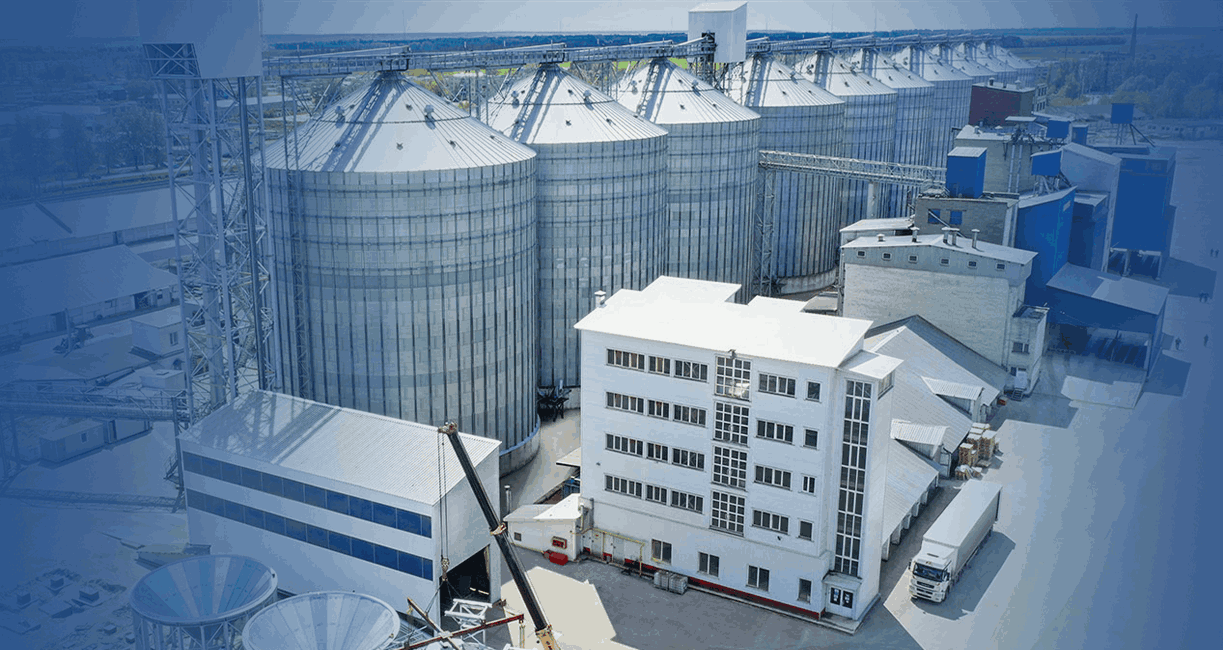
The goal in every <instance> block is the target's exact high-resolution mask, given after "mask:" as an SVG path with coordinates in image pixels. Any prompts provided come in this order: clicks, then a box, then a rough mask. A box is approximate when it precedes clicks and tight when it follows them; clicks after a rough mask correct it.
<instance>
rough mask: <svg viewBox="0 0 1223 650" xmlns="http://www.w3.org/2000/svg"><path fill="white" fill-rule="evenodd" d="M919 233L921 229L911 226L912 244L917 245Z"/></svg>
mask: <svg viewBox="0 0 1223 650" xmlns="http://www.w3.org/2000/svg"><path fill="white" fill-rule="evenodd" d="M920 232H921V228H918V227H917V226H913V242H914V243H917V235H918V234H919V233H920Z"/></svg>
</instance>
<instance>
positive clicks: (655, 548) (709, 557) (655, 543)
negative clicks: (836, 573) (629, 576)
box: [650, 539, 848, 606]
mask: <svg viewBox="0 0 1223 650" xmlns="http://www.w3.org/2000/svg"><path fill="white" fill-rule="evenodd" d="M671 550H672V549H671V544H670V543H669V542H664V541H662V540H658V539H654V540H650V551H651V553H650V554H651V556H652V557H653V558H654V559H655V560H658V561H661V562H668V563H669V562H670V561H671ZM721 565H722V558H720V557H718V556H716V555H713V554H711V553H705V552H703V551H702V552H699V553H698V554H697V571H698V572H700V573H703V574H705V575H707V576H713V577H715V578H717V577H718V576H719V575H720V574H721V572H722V567H721ZM747 586H749V587H752V588H753V589H759V590H761V591H768V590H769V570H768V569H765V568H763V567H758V566H753V565H750V564H749V565H748V566H747ZM811 589H812V581H811V580H809V579H807V578H799V579H798V600H800V601H801V602H804V603H808V602H811ZM840 595H841V594H839V593H838V594H837V596H838V598H837V601H838V602H837V604H840V601H841V598H840ZM847 606H848V605H847Z"/></svg>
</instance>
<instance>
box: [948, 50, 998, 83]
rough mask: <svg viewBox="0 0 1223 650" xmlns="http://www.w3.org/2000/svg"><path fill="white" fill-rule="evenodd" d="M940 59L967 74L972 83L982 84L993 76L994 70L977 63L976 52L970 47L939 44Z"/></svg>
mask: <svg viewBox="0 0 1223 650" xmlns="http://www.w3.org/2000/svg"><path fill="white" fill-rule="evenodd" d="M939 52H940V55H939V57H940V60H941V61H942V62H943V63H945V64H948V65H950V66H951V67H953V68H955V69H956V70H959V71H960V72H962V73H964V74H965V75H968V77H969V78H970V79H972V82H973V84H974V85H975V84H983V83H986V82H988V81H989V80H990V79H991V78H993V77H994V71H993V70H990V69H989V68H987V67H985V66H983V65H981V64H980V63H977V61H976V52H975V51H974V50H973V49H972V48H971V47H966V46H965V45H964V44H960V45H946V44H944V45H940V46H939Z"/></svg>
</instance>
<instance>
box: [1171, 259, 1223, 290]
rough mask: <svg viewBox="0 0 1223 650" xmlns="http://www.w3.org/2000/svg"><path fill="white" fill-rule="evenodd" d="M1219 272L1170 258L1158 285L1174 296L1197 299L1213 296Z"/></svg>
mask: <svg viewBox="0 0 1223 650" xmlns="http://www.w3.org/2000/svg"><path fill="white" fill-rule="evenodd" d="M1217 276H1218V272H1217V271H1215V270H1214V269H1208V268H1206V267H1204V266H1198V265H1197V264H1194V263H1192V262H1186V261H1185V260H1178V259H1176V258H1175V257H1172V258H1169V259H1168V261H1167V263H1166V264H1165V265H1164V270H1163V273H1162V274H1161V275H1160V278H1159V280H1158V281H1157V284H1160V285H1163V286H1165V287H1167V288H1168V290H1169V291H1170V292H1172V295H1175V296H1190V297H1193V298H1197V297H1198V296H1200V295H1201V294H1203V293H1205V294H1213V293H1214V292H1215V282H1216V280H1217Z"/></svg>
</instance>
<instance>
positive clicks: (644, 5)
mask: <svg viewBox="0 0 1223 650" xmlns="http://www.w3.org/2000/svg"><path fill="white" fill-rule="evenodd" d="M192 1H194V2H201V3H212V4H215V3H218V2H233V3H243V2H257V1H259V0H32V1H25V2H20V3H12V4H14V5H16V6H10V7H9V8H8V9H7V10H6V13H7V15H8V18H9V19H8V20H5V21H3V24H0V42H3V43H9V44H15V43H16V44H37V43H39V42H48V43H50V42H57V41H62V40H64V39H65V38H71V37H77V38H100V37H122V36H127V37H134V36H137V35H138V33H139V27H138V24H139V23H138V18H137V14H138V8H137V5H138V4H139V3H140V2H158V3H159V4H164V3H166V2H184V3H185V2H192ZM698 4H700V3H699V2H697V1H695V0H694V1H678V2H677V1H673V0H621V1H608V0H479V1H477V0H415V1H407V0H262V22H263V31H264V33H266V34H286V33H289V34H336V33H402V32H404V31H407V32H412V33H422V32H425V33H428V32H432V33H439V32H498V31H501V32H556V31H566V32H581V31H685V30H686V27H687V11H688V10H689V9H691V8H692V7H694V6H696V5H698ZM747 4H748V29H750V30H761V29H774V30H792V31H809V32H830V31H840V32H853V31H873V30H905V29H982V28H1023V27H1128V26H1129V25H1130V24H1132V21H1133V17H1134V14H1135V13H1137V14H1139V23H1140V25H1142V26H1156V27H1200V26H1214V27H1218V26H1221V25H1223V2H1220V1H1219V0H752V1H750V2H748V3H747Z"/></svg>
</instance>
